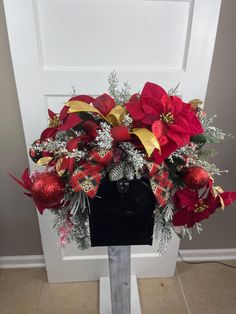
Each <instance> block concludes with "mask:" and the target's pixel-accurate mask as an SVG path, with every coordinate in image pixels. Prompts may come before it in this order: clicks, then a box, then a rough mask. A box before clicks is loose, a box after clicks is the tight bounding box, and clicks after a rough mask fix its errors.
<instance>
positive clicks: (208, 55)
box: [4, 0, 221, 282]
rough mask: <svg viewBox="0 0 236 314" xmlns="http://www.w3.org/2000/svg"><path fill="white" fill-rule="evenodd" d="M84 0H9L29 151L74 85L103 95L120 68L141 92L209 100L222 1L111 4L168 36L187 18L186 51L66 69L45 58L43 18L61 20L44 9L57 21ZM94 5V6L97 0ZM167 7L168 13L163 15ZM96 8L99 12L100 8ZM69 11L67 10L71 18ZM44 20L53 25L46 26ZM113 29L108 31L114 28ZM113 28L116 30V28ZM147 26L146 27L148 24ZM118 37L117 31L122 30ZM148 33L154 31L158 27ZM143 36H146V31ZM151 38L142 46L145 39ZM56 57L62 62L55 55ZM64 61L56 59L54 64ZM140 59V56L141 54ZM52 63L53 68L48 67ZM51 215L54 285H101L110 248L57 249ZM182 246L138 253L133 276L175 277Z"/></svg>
mask: <svg viewBox="0 0 236 314" xmlns="http://www.w3.org/2000/svg"><path fill="white" fill-rule="evenodd" d="M81 1H82V0H81ZM81 1H80V0H78V1H77V2H76V1H75V0H69V1H65V0H64V1H63V0H57V1H56V2H55V0H48V1H46V0H40V1H37V0H21V1H14V0H4V6H5V12H6V20H7V27H8V34H9V42H10V49H11V55H12V61H13V67H14V73H15V79H16V85H17V91H18V98H19V103H20V109H21V116H22V122H23V126H24V134H25V140H26V146H27V147H28V146H29V145H30V144H31V143H32V142H33V141H34V140H35V139H37V137H38V136H39V134H40V133H41V131H42V128H44V127H46V124H47V118H46V117H47V107H48V106H50V107H52V109H54V110H56V109H58V102H60V103H62V102H63V100H64V99H66V98H67V97H68V96H69V90H70V88H69V87H70V84H77V82H79V87H80V89H79V91H81V93H89V94H92V95H98V94H100V93H102V92H104V91H105V90H106V88H107V77H108V75H109V73H110V72H111V71H112V70H114V69H116V70H117V72H118V74H119V77H120V79H121V81H126V80H129V81H130V82H131V83H132V86H133V88H134V90H139V89H140V88H141V87H142V85H143V83H144V82H145V81H146V80H149V81H153V82H157V83H159V84H160V85H163V86H164V87H165V88H166V89H168V88H170V87H174V86H175V85H176V84H177V83H178V82H180V83H181V85H180V94H181V95H183V97H184V99H186V100H189V99H192V98H196V97H198V98H201V99H203V100H204V98H205V94H206V88H207V83H208V77H209V72H210V66H211V60H212V55H213V49H214V43H215V36H216V31H217V24H218V16H219V11H220V4H221V0H172V1H170V0H163V1H160V0H156V1H149V0H142V1H141V0H132V1H130V0H128V1H125V0H120V1H117V0H113V1H112V3H113V4H114V5H116V9H117V10H118V11H117V12H119V13H122V12H124V10H125V8H124V6H126V5H127V8H129V10H130V11H129V12H132V8H134V9H135V10H136V11H137V13H141V12H142V11H143V14H144V15H145V14H147V15H148V16H147V21H150V25H151V26H153V25H154V26H158V27H160V28H161V27H162V26H163V25H168V23H169V24H170V28H167V29H166V31H168V32H170V34H175V33H174V32H175V29H174V28H173V26H175V25H174V24H173V23H175V21H174V17H175V14H176V20H177V21H176V27H177V28H178V27H179V26H181V25H180V20H181V19H180V20H178V18H180V17H181V16H182V15H183V18H184V22H185V24H186V25H185V26H181V27H182V28H183V27H184V30H185V31H186V34H185V35H184V36H185V37H184V38H182V37H181V36H182V35H181V34H180V35H181V36H180V40H181V41H183V44H181V45H182V46H178V43H176V47H173V51H172V54H171V56H170V57H171V58H170V60H172V61H171V62H170V65H168V64H165V62H164V61H163V64H161V62H159V63H158V62H157V63H156V64H153V65H152V64H151V65H150V64H148V63H145V64H132V65H131V66H127V64H126V63H125V60H121V61H122V62H123V63H122V62H121V64H119V62H117V63H112V64H111V65H109V64H105V63H104V64H100V63H99V57H98V64H96V65H92V66H90V65H89V64H88V63H87V64H85V65H83V64H79V63H78V64H75V65H71V64H69V63H68V59H65V60H63V55H62V56H59V57H60V58H61V60H62V61H63V62H64V64H63V62H61V64H60V62H59V63H58V64H54V62H53V58H52V57H51V56H50V51H49V53H48V52H47V51H46V52H45V49H44V48H45V42H46V41H47V40H48V39H47V37H45V38H46V39H45V38H43V37H42V29H41V28H40V27H42V26H44V24H42V20H41V19H47V18H48V19H49V20H51V21H53V20H54V19H53V17H52V18H51V19H50V18H49V17H48V16H47V14H49V13H50V12H51V11H52V8H51V9H50V8H49V10H45V8H46V5H48V6H50V5H51V6H52V5H53V4H54V5H55V4H57V5H55V12H53V13H54V14H55V15H54V17H55V21H56V17H57V15H56V14H57V13H58V12H57V10H59V9H60V8H61V7H62V8H63V6H64V5H65V3H67V4H68V3H70V4H71V5H74V6H75V5H78V6H79V3H80V2H81ZM101 2H103V3H104V5H108V6H109V1H107V0H101ZM81 3H82V2H81ZM86 3H91V1H90V2H86V1H83V4H84V5H87V4H86ZM93 3H94V4H95V3H96V1H94V2H93ZM113 4H112V5H113ZM122 6H123V7H122ZM141 6H143V7H141ZM148 6H149V7H150V8H153V9H155V10H156V11H155V12H156V13H158V12H159V11H158V10H157V9H160V10H162V13H163V14H164V15H165V14H166V15H167V17H168V16H171V17H172V20H170V21H168V19H166V20H165V21H163V25H162V24H161V23H162V20H161V19H162V16H161V15H159V20H158V19H156V20H155V17H154V16H151V13H150V12H149V11H148V9H147V7H148ZM130 8H131V9H130ZM142 8H143V10H142ZM165 8H166V10H167V9H168V10H169V12H167V13H166V11H163V10H164V9H165ZM85 9H86V8H85ZM97 9H98V10H99V6H98V7H97ZM40 10H41V11H40ZM62 11H65V10H63V9H61V12H59V13H60V14H62V16H63V14H64V13H63V12H62ZM127 11H128V10H127ZM136 11H135V12H136ZM70 12H71V11H70V10H69V8H68V12H67V13H68V15H69V14H70ZM145 12H146V13H145ZM46 13H47V14H46ZM40 14H41V15H40ZM71 14H72V13H71ZM117 14H118V13H117ZM114 17H115V15H114ZM81 18H82V17H81ZM121 18H122V16H121ZM45 21H46V22H47V20H45ZM84 22H86V21H84ZM55 23H56V22H55ZM91 23H93V21H91ZM121 23H122V21H121ZM137 23H138V21H137ZM155 23H156V24H155ZM171 23H172V24H171ZM61 25H64V26H63V27H65V30H64V28H62V29H61V30H60V31H61V32H62V34H63V32H64V31H65V32H66V31H67V33H68V32H69V30H70V29H69V26H66V25H68V23H67V24H61ZM137 26H138V24H137ZM66 27H68V28H66ZM107 27H108V28H109V25H108V26H107ZM114 27H115V28H116V26H113V28H114ZM130 27H131V26H130ZM143 27H145V24H144V25H143ZM163 27H164V26H163ZM171 27H172V28H171ZM182 28H181V29H182ZM115 31H118V29H115ZM149 31H150V32H151V29H149ZM156 31H157V35H158V36H159V37H158V36H157V38H158V40H159V39H160V42H161V40H164V42H165V38H164V36H165V35H163V34H162V33H161V30H160V29H157V30H156ZM58 32H59V31H58ZM140 32H141V33H142V30H141V29H140ZM65 34H66V33H65ZM168 34H169V33H168ZM49 35H50V34H49ZM133 35H134V38H135V39H136V40H138V37H137V34H136V32H135V30H133ZM135 36H136V37H135ZM144 37H145V36H144ZM144 37H143V40H144V39H145V38H144ZM64 38H65V36H62V41H63V40H64ZM170 39H171V38H170ZM55 40H56V39H55ZM148 40H149V41H150V43H151V42H152V38H151V37H150V38H148ZM153 40H154V38H153ZM56 44H57V45H60V41H57V42H56ZM56 44H55V45H56ZM155 45H157V43H154V42H153V47H152V46H151V48H153V49H154V48H155V49H156V48H157V46H155ZM149 47H150V46H149ZM46 48H47V47H46ZM70 48H71V47H70ZM151 48H150V49H151ZM111 49H112V48H111ZM162 49H163V51H164V52H163V53H160V60H161V58H163V60H167V61H168V60H169V59H165V54H166V53H168V51H167V52H165V47H164V46H163V47H162ZM157 51H158V50H157ZM175 51H176V54H178V55H179V57H178V59H176V56H175V55H174V52H175ZM142 53H143V54H144V55H146V54H147V56H148V52H147V51H146V50H145V49H143V51H142ZM52 54H53V51H52ZM54 55H55V56H56V54H54ZM45 56H46V58H45ZM59 57H58V56H56V57H55V59H58V58H59ZM71 57H72V59H73V58H74V55H73V54H71ZM81 57H84V54H81ZM128 57H129V58H130V60H131V61H132V56H131V55H129V51H127V58H128ZM139 57H140V58H141V56H139ZM154 57H155V56H154ZM48 60H50V62H47V61H48ZM58 60H59V59H58ZM137 60H138V59H137ZM140 60H141V59H140ZM173 60H174V61H173ZM59 61H60V60H59ZM147 61H148V60H147ZM43 104H44V105H43ZM29 162H30V167H31V169H33V168H35V165H33V164H32V162H31V160H29ZM51 217H52V216H51V214H50V213H46V214H44V215H43V216H40V215H39V217H38V218H39V225H40V232H41V238H42V245H43V251H44V256H45V261H46V267H47V272H48V279H49V281H50V282H62V281H78V280H81V281H82V280H94V279H98V278H99V277H100V276H107V274H108V266H107V254H106V249H104V248H103V249H98V248H92V249H90V250H89V251H88V252H87V251H86V252H79V253H78V254H77V252H76V250H75V248H69V249H68V250H57V246H56V243H57V236H56V234H55V233H54V232H53V231H51ZM178 246H179V239H178V238H177V236H175V235H174V237H173V240H172V242H171V243H170V246H169V248H168V251H167V255H166V256H164V257H162V258H159V257H158V256H157V254H156V253H155V248H152V249H150V248H149V247H147V246H145V247H144V246H140V247H134V248H133V254H132V263H133V272H134V273H135V274H136V275H137V276H138V277H161V276H162V277H168V276H173V275H174V272H175V262H176V258H177V252H178Z"/></svg>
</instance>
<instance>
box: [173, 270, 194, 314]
mask: <svg viewBox="0 0 236 314" xmlns="http://www.w3.org/2000/svg"><path fill="white" fill-rule="evenodd" d="M176 274H177V278H178V281H179V285H180V288H181V291H182V294H183V297H184V302H185V305H186V308H187V311H188V314H191V311H190V308H189V305H188V302H187V298H186V295H185V292H184V288H183V285H182V282H181V279H180V275H179V272H178V270H177V268H176Z"/></svg>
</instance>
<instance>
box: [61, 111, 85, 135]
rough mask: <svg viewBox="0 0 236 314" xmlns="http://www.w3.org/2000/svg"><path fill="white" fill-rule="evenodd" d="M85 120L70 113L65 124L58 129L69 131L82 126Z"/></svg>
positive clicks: (76, 114)
mask: <svg viewBox="0 0 236 314" xmlns="http://www.w3.org/2000/svg"><path fill="white" fill-rule="evenodd" d="M82 121H83V120H82V119H81V118H80V117H79V115H78V113H76V112H75V113H70V114H69V115H68V116H67V118H66V120H65V121H64V123H63V124H62V125H61V126H60V127H59V128H58V129H59V131H67V130H69V129H72V128H74V127H75V126H77V125H78V124H80V123H81V122H82Z"/></svg>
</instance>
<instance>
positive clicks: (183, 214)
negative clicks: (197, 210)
mask: <svg viewBox="0 0 236 314" xmlns="http://www.w3.org/2000/svg"><path fill="white" fill-rule="evenodd" d="M191 221H192V213H191V212H188V211H186V210H185V209H181V210H178V211H177V212H175V213H174V215H173V220H172V222H173V225H174V226H176V227H177V226H184V225H189V224H190V223H191Z"/></svg>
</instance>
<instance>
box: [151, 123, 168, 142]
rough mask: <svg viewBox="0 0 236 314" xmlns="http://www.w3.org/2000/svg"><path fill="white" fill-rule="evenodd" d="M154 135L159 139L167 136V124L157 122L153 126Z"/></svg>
mask: <svg viewBox="0 0 236 314" xmlns="http://www.w3.org/2000/svg"><path fill="white" fill-rule="evenodd" d="M152 133H153V134H154V135H155V136H156V138H157V139H159V138H160V137H162V136H163V135H165V134H166V124H165V123H163V122H162V121H161V120H156V121H154V122H153V124H152Z"/></svg>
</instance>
